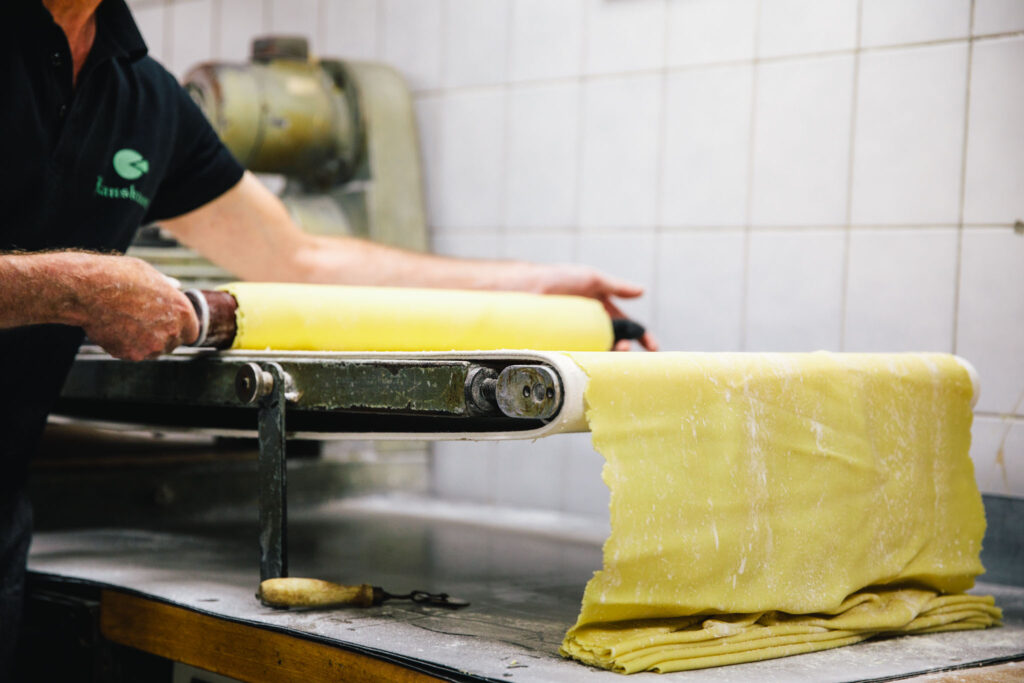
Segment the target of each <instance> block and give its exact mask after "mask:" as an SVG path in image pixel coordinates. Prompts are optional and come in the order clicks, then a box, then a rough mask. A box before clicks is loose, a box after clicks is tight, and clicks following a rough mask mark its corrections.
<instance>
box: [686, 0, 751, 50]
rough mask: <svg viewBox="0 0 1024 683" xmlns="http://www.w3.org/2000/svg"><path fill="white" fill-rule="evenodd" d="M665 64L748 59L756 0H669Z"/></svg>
mask: <svg viewBox="0 0 1024 683" xmlns="http://www.w3.org/2000/svg"><path fill="white" fill-rule="evenodd" d="M668 12H669V14H668V25H669V36H668V65H669V66H683V65H686V64H706V63H708V62H729V61H737V60H750V59H752V58H753V57H754V32H755V30H756V29H757V0H670V1H669V6H668Z"/></svg>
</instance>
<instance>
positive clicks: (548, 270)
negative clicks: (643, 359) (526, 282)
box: [531, 263, 658, 351]
mask: <svg viewBox="0 0 1024 683" xmlns="http://www.w3.org/2000/svg"><path fill="white" fill-rule="evenodd" d="M531 268H533V269H534V270H535V274H534V276H533V277H534V278H536V282H537V286H536V291H537V292H538V293H540V294H574V295H576V296H587V297H590V298H592V299H597V300H598V301H600V302H601V303H602V304H604V308H605V310H606V311H608V315H610V316H611V317H612V318H627V317H629V316H627V315H626V314H625V313H623V312H622V309H620V308H619V307H618V306H617V305H616V304H615V300H614V297H617V298H620V299H635V298H637V297H639V296H642V295H643V293H644V288H643V287H641V286H639V285H635V284H633V283H631V282H626V281H625V280H620V279H619V278H616V277H612V276H610V275H606V274H605V273H602V272H601V271H599V270H597V269H595V268H591V267H589V266H581V265H576V264H571V263H563V264H558V265H553V266H546V265H533V266H531ZM639 322H642V321H639ZM640 345H641V346H643V347H644V348H645V349H647V350H648V351H657V350H658V340H657V339H655V338H654V335H652V334H651V333H650V332H646V333H644V336H643V337H641V338H640ZM629 349H630V342H629V340H627V339H623V340H621V341H619V342H618V343H616V344H615V350H616V351H629Z"/></svg>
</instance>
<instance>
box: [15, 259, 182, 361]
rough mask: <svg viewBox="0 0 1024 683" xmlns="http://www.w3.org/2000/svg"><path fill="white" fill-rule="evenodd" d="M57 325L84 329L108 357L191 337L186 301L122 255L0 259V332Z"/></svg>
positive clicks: (156, 350) (147, 353) (134, 356)
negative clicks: (47, 324)
mask: <svg viewBox="0 0 1024 683" xmlns="http://www.w3.org/2000/svg"><path fill="white" fill-rule="evenodd" d="M44 323H59V324H64V325H74V326H76V327H81V328H82V329H83V330H85V332H86V334H88V335H89V338H90V339H91V340H92V341H93V342H94V343H96V344H99V345H100V346H101V347H103V348H104V349H105V350H106V351H107V352H109V353H110V354H111V355H114V356H117V357H118V358H126V359H128V360H141V359H143V358H151V357H154V356H156V355H159V354H161V353H166V352H168V351H170V350H172V349H174V348H175V347H177V346H179V345H181V344H183V343H189V342H192V341H194V340H195V338H196V336H197V335H198V331H199V329H198V321H197V320H196V315H195V311H193V309H192V304H191V303H189V301H188V299H187V298H185V296H184V295H183V294H182V293H181V292H179V291H178V290H177V288H176V287H175V286H174V285H172V284H171V282H170V281H169V280H168V279H167V278H166V277H164V276H163V275H162V274H161V273H160V272H159V271H157V270H156V269H155V268H153V267H152V266H151V265H149V264H148V263H146V262H144V261H140V260H139V259H137V258H131V257H128V256H108V255H105V254H95V253H89V252H75V251H56V252H43V253H35V254H0V328H10V327H21V326H24V325H39V324H44Z"/></svg>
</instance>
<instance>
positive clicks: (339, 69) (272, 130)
mask: <svg viewBox="0 0 1024 683" xmlns="http://www.w3.org/2000/svg"><path fill="white" fill-rule="evenodd" d="M185 88H186V89H187V91H188V92H189V93H190V94H191V95H192V97H193V98H194V100H195V101H196V103H197V104H198V105H199V106H200V108H201V109H202V110H203V112H204V113H205V114H206V116H207V118H208V119H209V120H210V122H211V123H212V124H213V126H214V128H215V129H216V130H217V132H218V134H219V135H220V136H221V138H222V139H223V140H224V142H225V143H226V145H227V146H228V148H229V149H230V150H231V151H232V153H233V154H234V155H235V156H236V157H237V158H238V159H239V161H241V162H242V164H243V165H245V166H246V168H248V169H249V170H251V171H253V172H254V173H257V174H258V176H259V177H260V179H261V180H263V181H264V182H265V184H266V185H267V186H268V187H270V189H271V190H272V191H274V192H275V193H276V194H278V195H279V196H280V197H281V199H282V201H283V202H284V204H285V206H286V207H287V208H288V210H289V212H290V213H291V215H292V217H293V218H294V219H295V221H296V222H297V223H298V224H299V225H300V226H301V227H302V228H303V229H304V230H306V231H308V232H311V233H315V234H323V235H352V236H357V237H362V238H367V239H370V240H374V241H377V242H381V243H385V244H389V245H394V246H399V247H403V248H406V249H411V250H417V251H425V250H426V249H427V248H428V234H427V225H426V212H425V208H424V201H423V191H422V179H421V172H420V168H421V164H420V158H419V143H418V139H417V134H416V125H415V118H414V114H413V107H412V100H411V97H410V95H409V91H408V89H407V87H406V85H405V82H404V81H403V80H402V78H401V76H399V75H398V74H397V73H396V72H395V71H394V70H393V69H391V68H390V67H388V66H385V65H383V64H374V63H360V62H342V61H338V60H332V59H314V58H311V57H310V55H309V51H308V45H307V41H306V39H305V38H295V37H267V38H259V39H256V40H255V41H254V42H253V46H252V56H251V60H250V61H249V62H248V63H244V64H226V63H206V64H200V65H199V66H197V67H195V68H194V69H193V70H192V71H191V72H190V73H189V74H188V75H187V76H186V78H185ZM128 253H129V254H130V255H132V256H136V257H139V258H142V259H144V260H146V261H148V262H150V263H152V264H153V265H154V266H156V267H157V268H158V269H159V270H161V271H162V272H164V273H166V274H167V275H169V276H172V277H174V278H177V279H178V280H180V281H181V282H182V285H183V287H185V288H191V287H196V288H206V287H211V286H214V285H217V284H220V283H223V282H227V281H230V280H233V279H236V278H234V276H233V275H232V274H231V273H228V272H227V271H225V270H223V269H221V268H219V267H217V266H216V265H214V264H212V263H210V262H209V261H208V260H206V259H205V258H203V257H202V256H200V255H199V254H197V253H196V252H194V251H192V250H191V249H188V248H187V247H185V246H183V245H180V244H178V243H177V242H176V241H175V240H174V239H173V238H172V237H170V236H169V235H168V234H166V233H164V232H163V231H161V229H160V227H159V226H158V225H151V226H145V227H144V228H142V229H141V230H140V231H139V233H138V235H137V237H136V240H135V242H134V243H133V245H132V246H131V248H130V249H129V250H128ZM130 369H131V368H129V370H130ZM83 371H84V368H83V366H82V363H81V362H80V363H78V364H76V366H75V368H74V369H73V370H72V380H71V381H70V382H69V385H74V386H75V387H76V390H75V391H76V394H75V395H76V399H77V401H78V404H79V405H80V404H81V403H82V399H83V397H84V398H85V399H86V401H87V400H88V397H89V395H90V394H92V395H96V396H98V395H99V394H100V393H101V392H102V391H103V389H102V387H101V386H99V385H98V384H93V383H92V382H91V380H90V377H89V376H88V373H87V372H83ZM68 405H69V401H67V400H65V401H63V402H62V403H61V404H59V405H58V407H57V409H56V411H55V416H54V418H52V420H51V425H50V428H49V429H48V433H47V438H46V439H45V442H44V445H43V447H42V450H41V453H40V457H39V458H37V460H36V463H35V473H34V476H33V495H34V496H35V499H36V501H37V505H36V509H37V511H38V512H37V520H36V521H37V526H38V527H39V528H41V529H48V528H65V527H68V526H95V525H106V524H120V523H126V524H140V523H162V522H170V521H172V520H177V519H181V518H192V517H195V516H196V515H203V514H206V513H207V512H209V511H210V510H212V509H221V508H225V507H227V508H231V507H237V506H250V505H252V504H254V502H255V499H256V490H257V486H256V478H257V473H256V457H257V448H256V440H255V439H254V438H253V439H249V438H220V437H217V438H215V437H212V436H206V435H202V434H195V433H193V434H188V433H180V432H174V433H170V432H169V433H157V432H152V431H129V430H126V429H125V428H124V427H120V428H119V429H117V430H116V431H111V430H109V429H108V430H98V429H95V428H94V426H92V425H86V424H83V423H82V422H81V421H80V420H76V419H74V418H70V419H69V418H68V417H67V416H64V417H62V416H61V411H62V409H63V408H62V406H63V407H64V408H66V407H67V406H68ZM168 409H169V410H173V409H174V408H173V405H172V406H169V408H168ZM108 426H109V425H108ZM289 456H290V458H291V459H292V465H291V469H292V476H291V485H292V499H293V500H295V501H296V502H320V501H323V500H327V499H330V498H332V497H337V496H344V495H346V494H347V493H351V492H360V493H365V492H371V491H374V490H398V491H403V490H405V491H422V490H425V487H426V485H427V447H426V445H425V444H424V443H422V442H404V443H398V444H396V443H384V442H381V443H372V442H345V443H340V442H334V443H331V444H330V445H328V446H326V448H325V446H324V444H322V443H321V442H318V441H308V440H307V441H301V440H299V441H295V442H294V443H290V445H289Z"/></svg>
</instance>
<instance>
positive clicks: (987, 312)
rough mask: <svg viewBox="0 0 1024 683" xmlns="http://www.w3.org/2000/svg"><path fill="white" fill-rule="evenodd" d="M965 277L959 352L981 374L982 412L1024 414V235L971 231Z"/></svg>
mask: <svg viewBox="0 0 1024 683" xmlns="http://www.w3.org/2000/svg"><path fill="white" fill-rule="evenodd" d="M960 272H961V275H960V278H961V280H960V307H959V312H958V317H957V345H956V352H957V353H958V354H960V355H961V356H963V357H964V358H966V359H967V360H969V361H971V362H972V363H974V366H975V367H976V368H977V369H978V373H979V374H980V375H981V398H980V400H979V401H978V409H979V410H985V411H990V412H998V413H1011V414H1015V415H1022V414H1024V235H1020V234H1014V233H1013V232H1011V231H1009V230H997V229H977V230H965V231H964V235H963V253H962V267H961V271H960ZM1018 493H1022V494H1024V491H1018Z"/></svg>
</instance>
